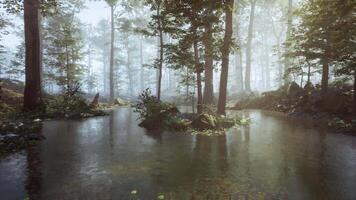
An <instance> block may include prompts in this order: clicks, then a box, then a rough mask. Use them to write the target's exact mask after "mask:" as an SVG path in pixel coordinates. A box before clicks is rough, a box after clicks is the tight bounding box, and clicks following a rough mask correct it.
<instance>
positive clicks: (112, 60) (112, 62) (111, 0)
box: [105, 0, 118, 100]
mask: <svg viewBox="0 0 356 200" xmlns="http://www.w3.org/2000/svg"><path fill="white" fill-rule="evenodd" d="M105 1H106V3H107V4H108V5H109V6H110V16H111V17H110V18H111V41H110V70H109V71H110V72H109V76H110V84H109V86H110V99H111V100H114V98H115V92H114V65H115V17H114V14H115V7H116V5H117V2H118V0H105Z"/></svg>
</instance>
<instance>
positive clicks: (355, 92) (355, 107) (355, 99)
mask: <svg viewBox="0 0 356 200" xmlns="http://www.w3.org/2000/svg"><path fill="white" fill-rule="evenodd" d="M354 118H355V119H356V70H355V71H354Z"/></svg>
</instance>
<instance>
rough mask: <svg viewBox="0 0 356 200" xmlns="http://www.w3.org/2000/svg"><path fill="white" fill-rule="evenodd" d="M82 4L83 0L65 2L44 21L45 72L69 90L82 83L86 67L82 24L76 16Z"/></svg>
mask: <svg viewBox="0 0 356 200" xmlns="http://www.w3.org/2000/svg"><path fill="white" fill-rule="evenodd" d="M82 6H83V2H82V1H73V2H72V1H69V2H67V3H63V4H61V7H60V9H59V10H58V11H57V12H56V14H55V15H53V16H51V17H48V18H47V19H46V21H45V25H44V45H43V47H44V50H43V52H44V55H45V56H44V59H43V62H44V65H45V70H44V72H45V75H46V77H47V78H48V79H49V80H50V81H54V82H55V83H56V84H57V85H59V86H62V88H63V90H64V91H66V92H67V93H69V92H70V90H73V89H74V88H76V87H77V85H80V81H81V76H82V75H83V72H84V69H85V68H84V66H83V65H82V64H81V61H82V59H83V57H84V51H83V48H84V37H83V33H82V31H81V28H82V24H81V23H80V22H79V20H78V19H77V18H76V17H75V13H77V12H79V10H80V8H81V7H82Z"/></svg>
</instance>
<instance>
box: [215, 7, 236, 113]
mask: <svg viewBox="0 0 356 200" xmlns="http://www.w3.org/2000/svg"><path fill="white" fill-rule="evenodd" d="M224 4H225V5H224V7H225V15H226V16H225V37H224V43H223V46H222V47H221V51H222V66H221V77H220V90H219V101H218V114H221V115H225V107H226V96H227V79H228V74H229V55H230V48H231V44H232V32H233V31H232V21H233V17H232V16H233V9H234V0H226V1H225V3H224Z"/></svg>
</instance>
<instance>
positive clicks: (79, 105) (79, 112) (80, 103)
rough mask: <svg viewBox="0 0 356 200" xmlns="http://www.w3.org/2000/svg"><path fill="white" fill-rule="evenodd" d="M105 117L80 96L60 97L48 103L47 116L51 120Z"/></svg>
mask: <svg viewBox="0 0 356 200" xmlns="http://www.w3.org/2000/svg"><path fill="white" fill-rule="evenodd" d="M96 115H104V113H103V112H102V111H100V110H96V109H94V108H92V107H91V106H90V105H89V104H88V103H87V102H86V101H85V99H84V98H83V97H81V96H80V95H78V94H76V95H72V96H68V95H59V96H56V97H54V98H51V99H49V100H48V101H47V105H46V113H45V116H47V117H50V118H86V117H92V116H96Z"/></svg>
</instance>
